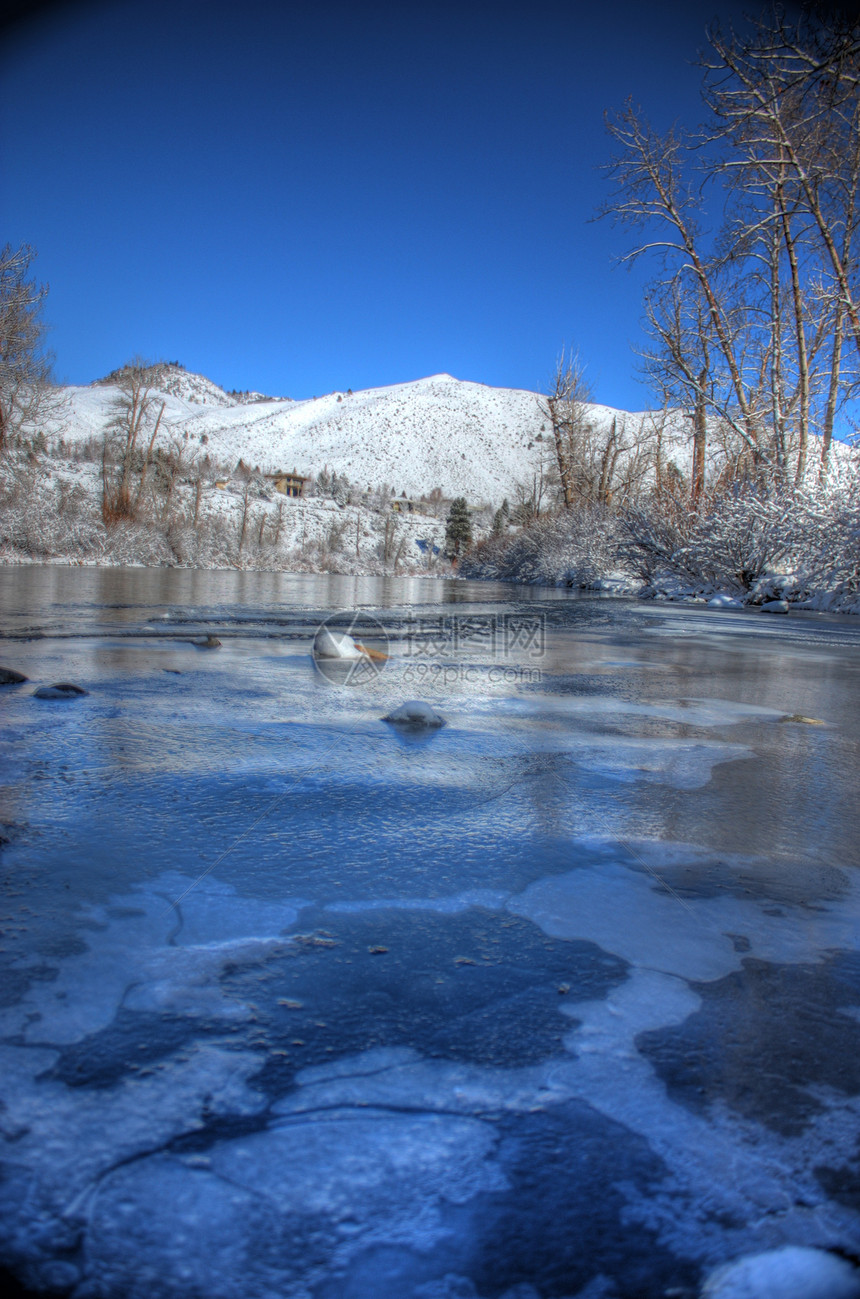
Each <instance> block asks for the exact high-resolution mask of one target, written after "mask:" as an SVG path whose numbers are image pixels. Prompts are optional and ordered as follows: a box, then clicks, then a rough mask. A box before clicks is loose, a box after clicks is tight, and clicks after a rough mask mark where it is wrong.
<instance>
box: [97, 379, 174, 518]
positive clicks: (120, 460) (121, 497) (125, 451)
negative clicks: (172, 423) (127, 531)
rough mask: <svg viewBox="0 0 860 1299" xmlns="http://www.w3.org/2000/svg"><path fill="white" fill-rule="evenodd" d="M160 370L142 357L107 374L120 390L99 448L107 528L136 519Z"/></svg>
mask: <svg viewBox="0 0 860 1299" xmlns="http://www.w3.org/2000/svg"><path fill="white" fill-rule="evenodd" d="M159 374H160V367H159V366H157V365H154V364H153V363H152V362H150V361H144V360H142V359H141V358H140V357H135V359H134V360H132V361H129V363H128V364H127V365H125V366H123V367H122V369H121V370H119V371H117V372H116V373H115V374H113V375H111V376H110V379H111V382H113V383H115V384H116V386H117V387H118V389H119V394H118V396H117V397H116V399H115V401H114V403H113V410H112V412H111V418H110V420H109V422H108V425H107V427H106V428H105V432H104V440H103V445H102V518H103V519H104V522H105V524H106V525H107V526H108V527H111V526H112V525H114V524H116V523H119V522H120V521H121V520H131V519H135V518H137V517H138V514H139V513H140V509H141V505H142V502H143V494H144V489H145V486H146V477H147V471H148V469H149V465H150V463H151V461H152V456H153V449H154V447H155V440H156V437H157V436H158V433H159V430H160V428H161V425H162V420H163V417H164V410H165V405H166V403H165V401H164V400H163V398H161V396H160V393H159V391H158V388H157V387H156V384H157V381H158V378H159Z"/></svg>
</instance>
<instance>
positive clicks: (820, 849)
mask: <svg viewBox="0 0 860 1299" xmlns="http://www.w3.org/2000/svg"><path fill="white" fill-rule="evenodd" d="M0 609H2V638H0V664H2V665H3V666H5V667H11V668H17V669H18V670H19V671H21V672H23V673H25V674H26V676H27V677H28V678H29V681H28V682H27V683H26V684H21V685H11V686H3V687H2V688H0V712H2V719H3V727H2V748H0V763H2V779H3V788H2V794H0V797H2V803H0V821H2V823H3V824H2V826H0V831H2V835H3V840H4V842H3V847H2V858H0V861H2V877H0V878H2V888H3V894H2V930H3V935H2V951H0V961H2V1009H0V1017H2V1029H0V1036H2V1042H0V1057H2V1105H0V1138H2V1140H0V1158H2V1181H0V1222H2V1226H0V1266H4V1267H6V1268H7V1269H8V1270H10V1271H12V1272H14V1273H15V1274H16V1276H17V1277H18V1278H19V1279H20V1280H21V1281H22V1283H23V1284H25V1285H26V1286H28V1287H29V1288H30V1289H31V1290H32V1291H35V1292H40V1293H48V1294H55V1295H63V1294H70V1295H74V1296H76V1297H77V1299H85V1297H86V1299H180V1297H182V1299H185V1297H191V1299H276V1297H277V1299H503V1297H504V1299H572V1297H573V1296H583V1299H651V1297H652V1296H653V1297H654V1299H656V1297H657V1296H664V1295H674V1296H678V1297H679V1299H683V1297H684V1296H690V1297H692V1296H694V1295H696V1294H697V1293H698V1290H699V1286H700V1284H701V1280H702V1277H703V1276H704V1275H705V1274H706V1273H707V1272H708V1271H709V1270H710V1269H711V1268H713V1267H715V1266H716V1265H717V1264H720V1263H722V1262H724V1261H725V1260H728V1259H732V1258H735V1257H737V1256H739V1255H742V1254H745V1253H749V1252H755V1251H759V1250H766V1249H770V1248H773V1247H775V1246H778V1245H781V1244H783V1243H791V1244H800V1245H817V1246H822V1247H826V1248H829V1249H832V1250H835V1251H837V1252H842V1253H843V1254H845V1255H847V1256H849V1257H854V1258H856V1257H857V1256H858V1255H860V1145H858V1143H859V1142H860V953H858V946H860V945H858V938H859V937H860V872H858V848H857V819H856V802H857V787H858V776H859V775H860V771H858V767H860V763H858V734H860V731H858V693H859V692H858V685H860V626H858V625H857V624H856V623H854V622H853V621H851V620H849V619H847V618H843V619H838V618H826V617H816V616H815V615H792V616H790V617H788V618H785V617H783V618H779V617H773V616H770V615H767V614H761V613H757V612H754V611H747V612H740V613H738V612H720V611H714V610H708V609H705V608H699V607H680V606H672V607H670V606H666V605H662V606H661V605H653V604H652V605H644V604H635V603H632V602H629V603H625V602H622V601H616V600H601V599H583V598H575V597H573V596H571V595H569V594H567V593H564V592H556V591H543V592H540V591H523V590H521V589H518V588H512V587H503V586H490V585H485V584H477V583H466V582H444V581H432V580H406V579H403V580H398V579H371V578H366V579H359V578H345V577H344V578H340V577H307V576H302V577H291V576H289V575H283V574H276V575H267V574H258V573H192V572H179V571H175V570H163V571H143V570H138V571H125V572H123V571H115V570H68V569H59V568H42V569H40V568H21V569H5V570H0ZM338 610H357V611H358V625H357V626H356V627H355V628H354V629H353V633H354V635H355V636H356V637H357V638H358V639H359V640H362V641H363V643H371V642H372V643H373V645H375V646H376V647H377V648H378V649H382V650H385V649H386V648H387V652H388V654H389V655H390V657H389V658H388V661H387V662H384V661H383V660H374V661H373V670H371V671H365V672H361V673H358V674H355V675H351V674H346V675H343V676H341V677H339V678H337V679H336V680H332V679H331V677H332V675H334V676H335V677H337V674H336V673H335V674H331V673H329V674H328V676H327V675H325V674H323V673H321V672H320V671H319V670H318V669H317V668H316V667H315V664H314V661H313V658H312V655H311V647H312V643H313V638H314V634H315V632H316V630H317V627H318V626H319V625H320V623H321V622H322V621H324V620H325V619H326V618H329V617H330V616H331V615H332V614H334V613H335V612H336V611H338ZM339 625H341V626H342V627H346V626H347V625H348V616H347V615H344V616H342V617H341V619H340V624H339ZM209 635H214V636H217V637H218V639H219V640H220V641H221V646H220V648H215V649H206V648H202V647H201V646H200V645H197V644H195V643H193V639H194V638H195V637H206V636H209ZM364 662H366V661H364ZM58 681H70V682H73V683H76V684H78V685H80V686H82V687H84V688H85V689H86V690H87V692H88V693H87V694H86V695H85V696H80V697H77V698H73V699H59V700H50V699H38V698H35V697H34V695H33V690H34V688H35V687H37V686H41V685H49V684H51V683H53V682H58ZM414 698H423V699H426V700H427V701H428V702H430V703H431V704H432V705H433V706H434V707H435V708H436V709H437V710H438V711H439V712H440V713H441V714H442V715H443V716H444V717H445V719H446V723H447V724H446V725H445V726H444V727H443V728H441V729H437V730H433V731H429V730H428V731H423V732H420V731H413V732H410V731H403V730H402V729H397V728H395V727H393V726H391V725H388V724H386V723H384V722H383V721H382V720H380V719H381V718H382V716H383V715H384V714H385V713H387V712H388V711H389V710H390V709H391V707H392V706H393V705H396V704H399V703H401V702H402V701H403V700H407V699H414ZM797 719H800V720H797Z"/></svg>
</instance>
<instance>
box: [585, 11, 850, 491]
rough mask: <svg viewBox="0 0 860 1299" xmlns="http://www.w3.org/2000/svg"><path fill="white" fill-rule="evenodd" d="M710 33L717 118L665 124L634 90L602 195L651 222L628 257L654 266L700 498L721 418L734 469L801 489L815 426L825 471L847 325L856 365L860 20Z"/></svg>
mask: <svg viewBox="0 0 860 1299" xmlns="http://www.w3.org/2000/svg"><path fill="white" fill-rule="evenodd" d="M708 39H709V42H710V47H709V51H708V54H707V56H706V57H705V58H704V59H703V67H704V71H705V79H704V83H703V97H704V101H705V104H706V107H707V109H708V110H709V114H710V117H709V121H708V122H707V124H706V126H705V127H703V128H702V130H701V131H699V132H696V133H689V134H685V133H683V132H680V131H670V132H668V133H666V134H665V135H660V134H658V133H657V132H656V131H654V130H653V129H652V128H651V127H650V126H649V124H648V123H647V121H646V120H645V118H644V117H643V115H642V114H641V112H640V111H639V110H637V109H634V107H633V105H632V104H630V103H628V104H627V106H626V108H625V109H624V111H623V112H622V113H620V114H618V115H617V116H616V117H615V118H613V119H612V120H611V121H610V122H609V130H610V133H611V135H612V136H613V138H614V140H615V142H616V146H617V148H618V152H617V154H616V157H615V159H614V160H613V162H612V164H611V171H612V174H613V176H614V179H615V181H616V190H615V193H614V195H613V197H612V199H611V201H610V202H609V203H608V204H607V205H606V208H605V211H606V212H609V213H611V214H612V215H613V216H614V217H615V218H616V219H618V220H620V221H622V222H625V223H628V224H631V225H633V226H634V227H635V228H636V229H637V230H639V231H641V237H640V239H639V241H638V242H637V243H636V244H635V246H634V247H633V248H632V249H631V250H630V251H629V252H628V253H627V254H626V255H625V257H624V258H623V259H622V260H626V261H629V260H632V259H636V258H640V257H647V258H649V259H651V260H652V261H653V262H654V263H655V265H656V266H657V267H658V268H659V271H658V276H657V278H656V280H655V282H654V283H653V284H652V286H651V288H650V290H649V292H648V295H647V299H646V311H647V316H648V322H649V329H650V334H651V338H652V344H651V346H650V347H649V348H648V349H646V352H645V355H644V361H645V368H646V371H647V372H650V374H651V377H652V378H653V379H655V380H656V385H655V386H657V388H658V390H659V391H661V394H663V395H669V396H670V397H671V398H672V399H673V400H674V401H677V402H678V404H679V405H682V406H685V407H686V408H687V409H688V410H689V412H690V417H691V420H692V425H693V443H694V447H693V460H694V472H693V475H692V480H691V481H692V488H691V490H692V495H693V498H694V499H695V500H698V499H700V498H701V496H702V493H703V488H704V481H703V472H704V463H705V448H706V443H707V438H708V430H709V429H710V428H712V427H713V426H714V424H715V422H716V423H718V424H719V425H720V426H721V427H722V429H723V434H724V436H725V432H726V430H731V433H732V434H733V437H734V439H735V441H736V442H737V443H738V444H740V445H742V446H743V448H744V451H743V453H742V454H738V455H736V456H735V460H736V463H737V465H738V467H739V469H740V471H741V472H743V473H745V474H748V475H751V476H753V477H755V476H757V475H758V476H760V475H764V476H765V477H770V478H772V479H778V480H781V481H783V482H785V483H786V484H787V485H788V484H792V483H793V484H794V485H795V486H800V485H801V484H802V483H803V482H804V480H805V477H806V473H807V465H808V458H809V448H810V445H811V443H810V438H811V436H812V435H813V434H820V435H821V439H822V441H821V454H822V467H821V471H820V472H821V475H822V476H823V475H824V473H825V472H826V462H827V455H828V450H829V446H830V442H831V440H832V437H833V433H834V427H835V420H836V418H837V415H838V413H839V410H840V409H841V408H842V407H843V406H844V404H845V402H846V401H847V400H848V399H849V398H850V396H851V395H852V394H853V390H854V384H855V382H856V375H857V372H858V371H857V369H856V367H854V366H852V367H851V368H849V367H848V366H846V362H845V356H844V343H845V340H846V337H847V338H851V339H853V342H854V344H855V346H856V351H857V355H858V362H860V274H858V264H857V260H856V257H855V251H854V249H855V245H856V243H857V238H856V234H857V228H858V224H860V210H858V202H857V197H858V178H860V25H858V24H851V23H847V22H845V21H843V20H841V19H838V18H833V17H827V16H826V15H825V16H822V14H821V12H819V11H816V13H815V15H812V13H811V11H807V12H806V13H805V14H804V16H803V17H802V18H801V19H799V20H798V21H797V22H794V23H789V22H788V21H787V19H786V18H785V16H784V15H783V14H782V13H781V12H780V11H779V10H772V11H770V12H769V13H768V14H767V15H766V16H765V17H763V18H762V19H760V20H759V21H758V22H756V23H753V24H752V25H751V27H748V28H746V29H745V30H744V31H743V32H742V33H737V32H734V31H732V32H729V33H728V35H724V34H723V33H722V32H720V30H719V29H718V28H714V29H712V30H711V31H710V32H709V33H708Z"/></svg>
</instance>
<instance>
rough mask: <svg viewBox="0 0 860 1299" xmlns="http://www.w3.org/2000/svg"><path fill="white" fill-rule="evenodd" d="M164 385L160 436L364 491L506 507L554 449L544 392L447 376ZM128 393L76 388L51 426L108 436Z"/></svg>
mask: <svg viewBox="0 0 860 1299" xmlns="http://www.w3.org/2000/svg"><path fill="white" fill-rule="evenodd" d="M162 387H163V390H164V401H165V411H164V418H163V421H162V432H161V433H160V435H159V436H160V439H161V440H163V441H167V440H168V439H169V438H170V437H171V436H175V435H176V434H179V435H180V436H181V435H183V434H185V433H187V434H188V435H189V440H190V441H192V442H196V443H198V444H199V445H201V446H205V448H206V451H207V452H208V453H209V454H210V455H211V456H212V457H213V459H217V460H220V461H224V462H226V463H229V464H235V463H236V462H237V461H238V460H239V459H240V458H241V459H242V460H244V461H245V463H246V464H249V465H251V466H255V465H259V466H260V468H261V469H262V470H263V471H264V472H266V471H269V470H276V469H286V470H292V469H296V470H297V471H298V472H299V473H301V474H306V475H311V474H314V475H316V474H318V473H319V472H320V471H321V470H322V469H323V468H328V470H329V471H331V470H336V471H337V473H338V474H346V475H347V476H348V477H349V479H350V481H351V482H353V483H356V484H359V485H361V486H376V485H379V484H381V483H383V482H386V483H388V484H389V485H391V486H392V487H394V488H395V489H396V491H397V492H398V493H400V492H406V494H407V495H409V496H420V495H422V494H426V493H428V492H430V491H432V490H433V488H434V487H441V489H442V492H443V495H445V496H448V497H450V496H456V495H463V496H465V497H467V499H468V500H470V501H472V502H476V503H477V502H480V501H491V502H494V503H496V504H498V503H499V502H500V501H501V500H502V498H503V497H504V496H508V497H511V496H513V493H514V486H515V484H516V483H517V482H518V481H527V480H529V481H530V480H531V477H532V474H533V473H534V471H535V468H536V466H537V461H538V457H539V456H540V453H541V448H542V444H544V445H545V452H546V456H547V457H551V454H552V441H551V439H552V434H551V429H550V427H549V422H548V420H547V419H546V416H545V415H544V414H543V413H542V411H541V407H540V404H539V397H538V394H537V393H534V392H527V391H523V390H520V389H509V388H491V387H487V386H486V385H484V384H479V383H468V382H464V381H462V380H459V379H454V378H452V377H451V376H450V375H447V374H438V375H433V376H432V377H431V378H427V379H419V380H417V381H416V382H414V383H403V384H394V385H392V386H391V387H386V388H370V389H367V390H366V391H364V392H356V393H329V394H328V395H327V396H324V397H318V398H311V399H309V400H306V401H290V400H288V399H283V398H282V399H274V398H273V399H268V400H260V398H259V397H256V399H255V400H251V401H242V400H241V399H236V398H234V397H233V396H231V395H229V394H227V393H224V392H223V390H221V389H219V388H217V387H216V385H215V384H212V383H211V381H210V380H207V379H204V378H203V377H202V376H197V375H189V374H187V372H180V373H179V374H177V373H176V371H175V368H173V367H171V370H170V373H169V375H168V377H167V378H166V380H165V382H164V383H163V385H162ZM118 391H119V390H118V389H117V388H116V387H115V386H114V385H112V384H110V383H109V382H106V381H102V382H100V383H97V384H93V385H91V386H89V387H85V388H84V387H78V388H67V389H65V395H66V402H65V409H64V413H63V416H62V418H60V419H58V420H56V421H55V422H54V425H53V427H52V428H51V429H50V430H49V431H50V432H53V433H55V434H57V435H61V436H63V437H64V438H65V439H66V440H67V441H75V440H78V439H84V438H87V437H93V436H95V437H100V436H101V434H102V432H103V430H104V427H105V424H106V423H107V421H108V420H109V418H110V414H111V405H112V402H114V401H115V400H116V397H117V395H118ZM255 396H256V395H255ZM591 411H592V416H593V418H594V419H595V421H596V422H597V423H598V424H600V425H607V426H608V424H609V422H610V421H611V419H612V418H613V416H617V417H618V418H619V420H625V421H627V422H628V426H629V424H630V422H631V421H632V422H633V423H634V424H635V425H636V426H638V425H639V423H641V421H642V419H643V418H644V416H643V415H642V414H635V415H630V414H628V413H627V412H624V411H615V410H612V409H611V408H609V407H606V406H594V407H592V408H591ZM203 439H205V442H204V441H203Z"/></svg>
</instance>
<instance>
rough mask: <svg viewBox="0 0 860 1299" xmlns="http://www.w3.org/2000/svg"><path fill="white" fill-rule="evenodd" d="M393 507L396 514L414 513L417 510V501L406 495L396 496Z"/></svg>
mask: <svg viewBox="0 0 860 1299" xmlns="http://www.w3.org/2000/svg"><path fill="white" fill-rule="evenodd" d="M391 508H392V510H393V511H394V513H395V514H412V513H414V511H415V502H414V501H408V500H407V499H406V497H405V496H395V498H394V500H393V501H392V502H391Z"/></svg>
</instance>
